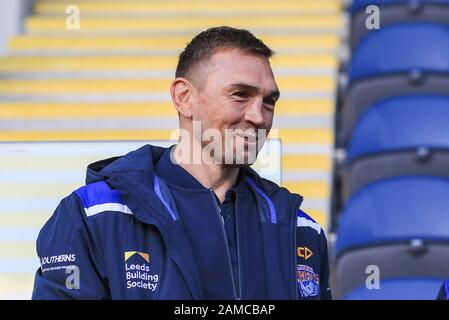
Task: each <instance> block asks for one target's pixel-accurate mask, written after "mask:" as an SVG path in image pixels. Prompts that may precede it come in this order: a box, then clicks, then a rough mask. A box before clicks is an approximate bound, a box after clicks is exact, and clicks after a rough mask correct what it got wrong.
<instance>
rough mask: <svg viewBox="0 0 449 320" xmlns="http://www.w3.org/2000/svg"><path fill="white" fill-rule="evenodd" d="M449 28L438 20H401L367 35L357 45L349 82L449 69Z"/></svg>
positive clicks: (447, 70)
mask: <svg viewBox="0 0 449 320" xmlns="http://www.w3.org/2000/svg"><path fill="white" fill-rule="evenodd" d="M448 56H449V27H447V26H443V25H439V24H435V23H425V22H423V23H401V24H394V25H390V26H387V27H383V28H380V29H379V30H376V31H373V32H371V33H369V34H368V35H366V36H365V37H364V38H363V39H362V40H361V41H360V42H359V44H358V45H357V47H356V48H355V51H354V54H353V56H352V57H351V63H350V66H349V79H350V82H354V81H356V80H359V79H362V78H366V77H373V76H381V75H388V74H391V73H407V72H410V71H412V70H420V71H423V72H431V73H448V72H449V59H448Z"/></svg>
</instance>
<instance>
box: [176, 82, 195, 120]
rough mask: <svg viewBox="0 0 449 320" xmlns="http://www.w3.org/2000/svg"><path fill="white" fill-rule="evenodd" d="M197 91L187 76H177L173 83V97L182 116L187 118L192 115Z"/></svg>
mask: <svg viewBox="0 0 449 320" xmlns="http://www.w3.org/2000/svg"><path fill="white" fill-rule="evenodd" d="M195 93H196V91H195V88H194V87H193V85H192V84H191V83H190V82H189V80H187V79H186V78H176V79H175V80H173V82H172V83H171V87H170V94H171V99H172V101H173V104H174V105H175V108H176V110H178V112H179V114H180V115H181V116H183V117H185V118H191V117H192V115H193V106H194V100H195V97H194V96H195Z"/></svg>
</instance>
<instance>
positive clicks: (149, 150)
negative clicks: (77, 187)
mask: <svg viewBox="0 0 449 320" xmlns="http://www.w3.org/2000/svg"><path fill="white" fill-rule="evenodd" d="M165 149H166V148H163V147H157V146H153V145H150V144H146V145H144V146H142V147H140V148H139V149H136V150H134V151H131V152H129V153H127V154H126V155H124V156H118V157H112V158H108V159H103V160H100V161H96V162H93V163H91V164H89V165H88V166H87V172H86V184H90V183H94V182H98V181H102V180H106V179H107V178H108V177H111V176H113V175H114V174H116V173H126V172H130V173H131V172H140V173H146V174H148V175H152V174H153V172H154V166H155V164H156V163H157V162H158V161H159V159H160V157H161V156H162V154H163V153H164V151H165Z"/></svg>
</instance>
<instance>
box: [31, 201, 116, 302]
mask: <svg viewBox="0 0 449 320" xmlns="http://www.w3.org/2000/svg"><path fill="white" fill-rule="evenodd" d="M93 239H94V238H93V235H92V233H91V232H89V228H88V225H87V221H86V216H85V214H84V208H83V206H82V205H81V203H80V199H79V198H78V196H77V195H76V194H75V193H72V194H71V195H69V196H68V197H66V198H64V199H63V200H62V201H61V202H60V203H59V205H58V207H57V208H56V210H55V212H54V213H53V215H52V216H51V218H50V219H49V220H48V221H47V223H46V224H45V225H44V227H43V228H42V229H41V231H40V232H39V236H38V239H37V243H36V249H37V254H38V256H39V261H40V264H41V266H40V268H39V269H38V270H37V272H36V275H35V281H34V289H33V294H32V299H33V300H34V299H53V300H55V299H107V298H109V296H110V295H109V293H108V291H109V290H108V289H107V286H106V285H105V283H106V280H105V277H104V276H101V273H102V258H101V255H100V252H99V250H98V249H96V248H95V245H94V240H93Z"/></svg>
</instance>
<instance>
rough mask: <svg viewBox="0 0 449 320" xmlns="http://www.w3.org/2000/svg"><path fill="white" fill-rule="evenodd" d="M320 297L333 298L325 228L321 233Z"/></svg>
mask: <svg viewBox="0 0 449 320" xmlns="http://www.w3.org/2000/svg"><path fill="white" fill-rule="evenodd" d="M320 256H321V258H320V263H321V266H320V270H321V272H320V279H321V285H320V291H321V292H320V297H321V300H332V292H331V288H330V286H329V254H328V250H327V239H326V235H325V234H324V230H323V229H321V234H320Z"/></svg>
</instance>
